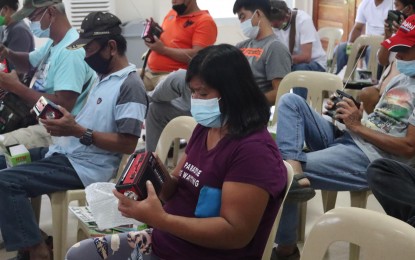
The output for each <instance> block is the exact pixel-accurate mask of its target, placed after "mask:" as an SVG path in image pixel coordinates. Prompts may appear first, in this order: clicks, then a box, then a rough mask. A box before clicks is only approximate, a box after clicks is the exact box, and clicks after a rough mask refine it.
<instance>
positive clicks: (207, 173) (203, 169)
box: [152, 125, 287, 260]
mask: <svg viewBox="0 0 415 260" xmlns="http://www.w3.org/2000/svg"><path fill="white" fill-rule="evenodd" d="M208 130H209V129H208V128H205V127H203V126H201V125H197V126H196V128H195V130H194V132H193V135H192V137H191V139H190V140H189V144H188V146H187V148H186V154H187V160H186V162H185V164H184V166H183V168H182V170H181V171H180V178H179V181H178V188H177V191H176V193H175V194H174V195H173V197H172V198H171V199H170V200H169V201H168V202H167V203H166V204H165V206H164V209H165V210H166V212H168V213H170V214H173V215H179V216H185V217H191V218H194V217H196V216H195V209H196V205H197V202H198V199H199V193H200V190H201V188H202V187H204V186H209V187H213V188H219V189H222V185H223V183H224V182H227V181H228V182H242V183H249V184H253V185H255V186H258V187H260V188H262V189H264V190H266V191H267V192H268V193H269V194H270V200H269V202H268V205H267V207H266V209H265V213H264V215H263V217H262V220H261V222H260V224H259V227H258V230H257V232H256V233H255V236H254V237H253V239H252V240H251V242H250V243H249V244H248V245H247V246H246V247H244V248H241V249H235V250H219V249H211V248H206V247H201V246H198V245H195V244H192V243H190V242H187V241H185V240H183V239H180V238H178V237H176V236H174V235H171V234H169V233H167V232H163V231H160V230H156V229H155V230H154V231H153V235H152V237H153V239H152V240H153V245H152V247H153V251H154V253H155V254H156V255H157V256H159V257H161V258H163V259H198V260H200V259H241V258H244V259H261V257H262V254H263V251H264V248H265V244H266V242H267V239H268V236H269V232H270V230H271V228H272V224H273V223H274V220H275V216H276V214H277V212H278V209H279V207H280V204H281V200H282V198H283V196H284V190H285V186H286V183H287V172H286V168H285V166H284V163H283V161H282V158H281V155H280V153H279V150H278V148H277V145H276V144H275V141H274V140H272V137H271V135H270V134H269V133H268V131H267V129H266V128H265V127H264V129H262V130H260V131H257V132H255V133H253V134H251V135H249V136H247V137H244V138H242V139H232V138H229V137H224V138H223V139H222V140H221V141H220V142H219V143H218V144H217V145H216V147H214V148H213V149H211V150H210V151H208V150H207V148H206V140H207V134H208Z"/></svg>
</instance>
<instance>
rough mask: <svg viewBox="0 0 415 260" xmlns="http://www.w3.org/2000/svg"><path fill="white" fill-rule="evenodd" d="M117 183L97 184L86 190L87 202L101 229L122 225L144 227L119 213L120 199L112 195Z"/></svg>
mask: <svg viewBox="0 0 415 260" xmlns="http://www.w3.org/2000/svg"><path fill="white" fill-rule="evenodd" d="M113 189H115V183H110V182H96V183H93V184H91V185H89V186H88V187H86V188H85V193H86V201H87V202H88V205H89V209H90V210H91V213H92V215H93V216H94V219H95V222H96V223H97V225H98V228H99V229H107V228H113V227H117V226H121V225H129V224H133V225H142V224H143V223H141V222H138V221H137V220H135V219H132V218H126V217H123V216H122V215H121V213H120V212H119V211H118V199H117V198H116V197H115V196H114V194H113V193H112V190H113Z"/></svg>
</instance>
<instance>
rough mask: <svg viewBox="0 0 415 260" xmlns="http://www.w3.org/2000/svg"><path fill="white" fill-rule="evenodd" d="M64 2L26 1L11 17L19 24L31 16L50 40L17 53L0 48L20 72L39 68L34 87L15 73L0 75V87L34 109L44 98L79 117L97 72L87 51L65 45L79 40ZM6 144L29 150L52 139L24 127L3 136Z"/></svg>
mask: <svg viewBox="0 0 415 260" xmlns="http://www.w3.org/2000/svg"><path fill="white" fill-rule="evenodd" d="M60 2H61V0H33V2H32V1H31V0H25V1H24V4H23V8H22V9H21V10H19V11H17V12H16V13H15V14H13V15H12V18H13V19H14V20H16V21H19V20H21V19H23V18H25V17H28V18H29V20H30V21H31V23H32V25H33V24H36V23H37V24H39V29H40V30H41V31H42V35H43V36H46V37H48V38H49V40H48V41H47V42H46V43H45V44H44V45H43V46H42V47H40V48H38V49H36V50H35V51H32V52H30V53H28V52H15V51H12V50H11V49H9V48H7V47H5V46H3V45H0V56H2V57H5V58H7V59H8V60H10V61H11V62H12V63H13V64H14V65H15V68H16V71H17V72H28V71H29V70H31V69H32V68H35V67H37V70H36V73H35V75H34V79H33V80H32V84H31V87H32V88H27V87H26V86H25V85H24V84H22V83H20V82H19V81H18V79H17V76H16V72H14V71H12V72H11V73H0V86H1V88H2V89H4V90H6V91H9V92H12V93H14V94H16V95H17V96H19V97H20V98H21V99H22V100H23V101H25V102H26V103H27V104H28V105H29V107H32V106H33V105H34V104H35V103H36V101H37V100H38V99H39V98H40V97H41V96H44V97H46V98H47V99H49V100H51V101H52V102H54V103H55V104H58V105H61V106H62V107H64V108H65V109H66V110H68V111H71V113H72V114H73V115H76V114H77V113H78V112H79V111H80V109H81V107H82V105H83V104H84V102H85V98H86V97H87V95H88V91H89V89H90V87H91V85H92V84H93V82H94V81H95V78H96V74H95V72H94V71H93V70H92V69H91V68H90V67H89V66H88V65H87V64H86V63H85V61H84V58H85V51H84V50H83V49H79V50H77V51H70V50H67V49H66V46H67V45H68V44H70V43H72V42H73V41H74V40H76V39H78V37H79V34H78V32H77V31H76V29H75V28H73V27H72V26H71V25H70V23H69V21H68V18H67V17H66V14H65V7H64V5H63V3H60ZM4 137H5V140H4V144H5V145H11V144H16V143H20V144H25V145H27V146H28V147H42V146H48V145H49V144H50V143H51V137H50V135H49V134H48V133H46V132H45V130H44V128H43V127H42V126H39V125H34V126H30V127H28V128H21V129H18V130H16V131H12V132H10V133H7V134H5V135H4Z"/></svg>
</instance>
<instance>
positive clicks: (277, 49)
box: [236, 34, 292, 93]
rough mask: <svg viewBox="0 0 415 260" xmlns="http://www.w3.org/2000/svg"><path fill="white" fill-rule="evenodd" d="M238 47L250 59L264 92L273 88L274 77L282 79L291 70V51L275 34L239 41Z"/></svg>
mask: <svg viewBox="0 0 415 260" xmlns="http://www.w3.org/2000/svg"><path fill="white" fill-rule="evenodd" d="M236 47H237V48H239V49H241V51H242V52H243V53H244V55H245V57H246V58H247V59H248V62H249V64H250V65H251V69H252V73H253V74H254V78H255V81H256V83H257V84H258V86H259V89H260V90H261V91H262V92H263V93H266V92H268V91H270V90H272V80H273V79H282V78H283V77H284V76H285V75H287V74H288V73H290V72H291V65H292V64H291V61H292V60H291V55H290V52H289V50H288V49H287V47H285V45H284V44H282V43H281V42H279V41H278V40H277V38H276V36H275V35H274V34H273V35H270V36H268V37H266V38H264V39H261V40H255V39H248V40H245V41H243V42H240V43H237V44H236Z"/></svg>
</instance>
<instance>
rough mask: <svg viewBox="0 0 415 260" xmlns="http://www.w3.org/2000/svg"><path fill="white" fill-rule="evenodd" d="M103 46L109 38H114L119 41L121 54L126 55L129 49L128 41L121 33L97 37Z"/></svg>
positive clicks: (118, 50) (118, 49)
mask: <svg viewBox="0 0 415 260" xmlns="http://www.w3.org/2000/svg"><path fill="white" fill-rule="evenodd" d="M95 40H96V41H97V42H98V43H99V44H100V45H101V46H103V45H104V44H107V43H108V41H109V40H114V41H115V42H116V43H117V52H118V54H119V55H121V56H124V55H125V52H126V51H127V41H126V40H125V38H124V36H122V35H121V34H114V35H109V36H106V37H101V38H96V39H95Z"/></svg>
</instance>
